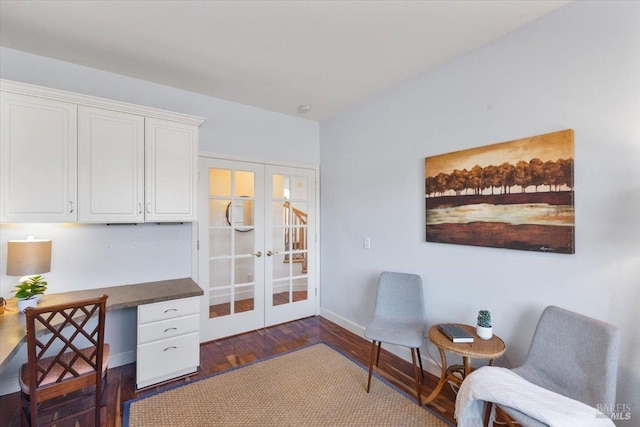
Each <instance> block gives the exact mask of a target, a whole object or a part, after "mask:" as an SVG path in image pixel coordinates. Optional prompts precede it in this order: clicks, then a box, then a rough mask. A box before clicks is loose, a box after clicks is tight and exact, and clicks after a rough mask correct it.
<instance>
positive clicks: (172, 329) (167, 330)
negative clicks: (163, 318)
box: [164, 328, 178, 332]
mask: <svg viewBox="0 0 640 427" xmlns="http://www.w3.org/2000/svg"><path fill="white" fill-rule="evenodd" d="M177 330H178V328H167V329H165V330H164V331H165V332H169V331H177Z"/></svg>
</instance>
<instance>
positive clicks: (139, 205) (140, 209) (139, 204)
mask: <svg viewBox="0 0 640 427" xmlns="http://www.w3.org/2000/svg"><path fill="white" fill-rule="evenodd" d="M141 213H142V203H138V215H140V214H141Z"/></svg>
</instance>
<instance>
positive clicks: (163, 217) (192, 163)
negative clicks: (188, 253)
mask: <svg viewBox="0 0 640 427" xmlns="http://www.w3.org/2000/svg"><path fill="white" fill-rule="evenodd" d="M197 156H198V127H197V126H194V125H190V124H186V123H177V122H173V121H169V120H161V119H149V118H148V119H146V121H145V170H146V175H145V198H146V207H145V210H146V213H145V220H146V221H151V222H154V221H158V222H182V221H185V222H188V221H195V220H196V214H197V212H196V197H197V194H196V184H197V173H198V170H197V166H196V165H197Z"/></svg>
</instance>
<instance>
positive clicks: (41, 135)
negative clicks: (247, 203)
mask: <svg viewBox="0 0 640 427" xmlns="http://www.w3.org/2000/svg"><path fill="white" fill-rule="evenodd" d="M0 89H1V91H0V95H1V96H0V98H1V100H2V123H1V124H2V129H1V133H0V167H1V171H0V222H2V223H11V222H76V221H77V222H86V223H140V222H145V221H146V222H191V221H195V220H196V185H197V167H196V166H197V156H198V130H199V126H200V125H201V124H202V123H203V122H204V119H202V118H200V117H194V116H188V115H185V114H180V113H173V112H170V111H164V110H158V109H155V108H150V107H143V106H139V105H133V104H127V103H123V102H118V101H112V100H108V99H103V98H96V97H92V96H87V95H82V94H77V93H73V92H66V91H61V90H56V89H49V88H44V87H40V86H34V85H29V84H25V83H19V82H12V81H9V80H0Z"/></svg>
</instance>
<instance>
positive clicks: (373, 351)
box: [367, 341, 379, 393]
mask: <svg viewBox="0 0 640 427" xmlns="http://www.w3.org/2000/svg"><path fill="white" fill-rule="evenodd" d="M378 348H379V347H378ZM375 354H376V342H375V341H372V342H371V357H370V358H369V379H368V380H367V393H369V388H370V387H371V372H372V371H373V358H374V357H375Z"/></svg>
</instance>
